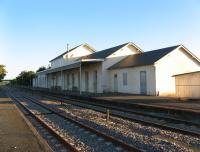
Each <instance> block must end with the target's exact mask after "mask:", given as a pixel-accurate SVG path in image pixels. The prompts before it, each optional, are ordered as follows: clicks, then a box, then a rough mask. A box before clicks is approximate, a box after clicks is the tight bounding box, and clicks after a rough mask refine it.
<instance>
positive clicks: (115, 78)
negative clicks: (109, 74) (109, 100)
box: [114, 74, 118, 92]
mask: <svg viewBox="0 0 200 152" xmlns="http://www.w3.org/2000/svg"><path fill="white" fill-rule="evenodd" d="M114 92H118V79H117V74H115V75H114Z"/></svg>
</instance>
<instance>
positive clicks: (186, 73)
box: [172, 71, 200, 77]
mask: <svg viewBox="0 0 200 152" xmlns="http://www.w3.org/2000/svg"><path fill="white" fill-rule="evenodd" d="M194 73H200V71H193V72H187V73H180V74H175V75H173V76H172V77H176V76H181V75H187V74H194Z"/></svg>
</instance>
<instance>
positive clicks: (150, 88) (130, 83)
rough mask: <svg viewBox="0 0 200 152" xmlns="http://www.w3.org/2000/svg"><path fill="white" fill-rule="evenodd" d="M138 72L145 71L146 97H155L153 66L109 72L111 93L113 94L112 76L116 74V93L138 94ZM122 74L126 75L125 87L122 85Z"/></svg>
mask: <svg viewBox="0 0 200 152" xmlns="http://www.w3.org/2000/svg"><path fill="white" fill-rule="evenodd" d="M140 71H146V76H147V95H156V86H155V67H154V66H153V65H148V66H139V67H134V68H123V69H113V70H110V72H109V78H110V81H109V82H110V86H111V92H114V75H115V74H117V78H118V92H121V93H131V94H140ZM123 73H127V85H126V86H124V85H123Z"/></svg>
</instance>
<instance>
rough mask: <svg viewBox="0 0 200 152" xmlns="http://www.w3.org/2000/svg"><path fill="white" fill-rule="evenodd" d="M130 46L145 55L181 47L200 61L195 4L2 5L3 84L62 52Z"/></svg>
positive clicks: (68, 1) (8, 0) (15, 0)
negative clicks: (82, 47)
mask: <svg viewBox="0 0 200 152" xmlns="http://www.w3.org/2000/svg"><path fill="white" fill-rule="evenodd" d="M129 41H131V42H133V43H135V44H137V45H138V46H139V47H140V48H142V49H143V50H144V51H148V50H152V49H159V48H162V47H167V46H171V45H176V44H184V45H185V46H186V47H187V48H188V49H189V50H190V51H192V52H193V53H194V54H195V55H196V56H198V57H200V1H199V0H166V1H163V0H99V1H97V0H0V64H5V65H6V66H7V70H8V75H7V77H6V78H7V79H10V78H14V77H15V76H17V75H18V74H19V72H20V71H22V70H36V69H37V68H38V67H40V66H42V65H48V61H49V60H50V59H52V58H54V57H55V56H57V55H59V54H60V53H63V52H64V51H65V50H66V45H67V43H69V44H70V47H74V46H76V45H78V44H81V43H85V42H86V43H88V44H90V45H91V46H93V47H94V48H96V49H97V50H101V49H104V48H108V47H112V46H115V45H118V44H122V43H124V42H129Z"/></svg>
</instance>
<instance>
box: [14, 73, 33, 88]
mask: <svg viewBox="0 0 200 152" xmlns="http://www.w3.org/2000/svg"><path fill="white" fill-rule="evenodd" d="M34 77H35V72H34V71H22V72H21V73H20V74H19V75H18V76H17V77H16V79H13V80H12V81H11V84H16V85H23V86H32V80H33V78H34Z"/></svg>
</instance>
